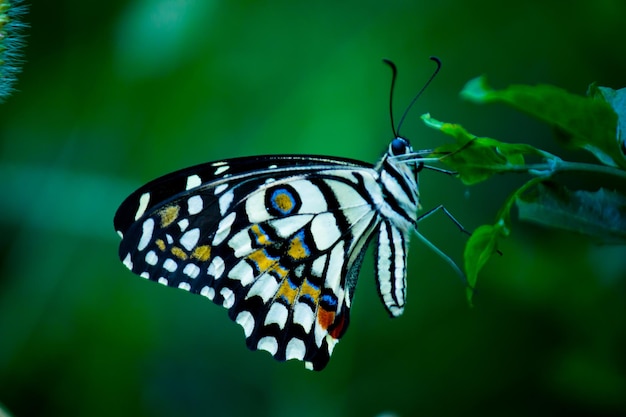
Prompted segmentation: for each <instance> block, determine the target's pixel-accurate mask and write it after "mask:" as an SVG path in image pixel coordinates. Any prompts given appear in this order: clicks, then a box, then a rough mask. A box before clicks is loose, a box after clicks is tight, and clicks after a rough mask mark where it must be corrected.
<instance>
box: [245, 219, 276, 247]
mask: <svg viewBox="0 0 626 417" xmlns="http://www.w3.org/2000/svg"><path fill="white" fill-rule="evenodd" d="M250 230H252V233H254V235H255V236H256V241H257V242H258V243H259V244H260V245H263V246H267V245H270V244H271V243H272V241H271V240H270V238H269V236H268V235H266V234H265V233H264V232H263V230H261V226H259V225H258V224H253V225H252V227H251V228H250Z"/></svg>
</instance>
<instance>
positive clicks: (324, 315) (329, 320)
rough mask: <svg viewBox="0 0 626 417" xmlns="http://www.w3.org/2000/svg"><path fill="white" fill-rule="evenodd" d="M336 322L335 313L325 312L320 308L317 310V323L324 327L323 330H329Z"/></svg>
mask: <svg viewBox="0 0 626 417" xmlns="http://www.w3.org/2000/svg"><path fill="white" fill-rule="evenodd" d="M334 321H335V313H334V312H333V311H328V310H325V309H324V308H322V307H319V308H318V309H317V322H318V323H319V324H320V326H322V329H324V330H328V328H329V327H330V325H331V324H333V322H334ZM331 336H332V335H331ZM333 337H334V336H333Z"/></svg>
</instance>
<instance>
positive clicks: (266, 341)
mask: <svg viewBox="0 0 626 417" xmlns="http://www.w3.org/2000/svg"><path fill="white" fill-rule="evenodd" d="M256 348H257V349H259V350H265V351H268V352H269V353H271V354H272V356H274V355H275V354H276V352H277V351H278V343H277V342H276V338H275V337H273V336H265V337H262V338H261V339H259V343H257V345H256Z"/></svg>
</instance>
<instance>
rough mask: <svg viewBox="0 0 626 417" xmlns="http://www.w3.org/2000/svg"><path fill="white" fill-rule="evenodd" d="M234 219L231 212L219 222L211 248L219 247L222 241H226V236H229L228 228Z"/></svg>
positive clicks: (234, 216) (233, 214)
mask: <svg viewBox="0 0 626 417" xmlns="http://www.w3.org/2000/svg"><path fill="white" fill-rule="evenodd" d="M235 218H236V215H235V213H234V212H232V213H230V214H229V215H228V216H226V217H224V218H223V219H222V220H221V221H220V223H219V225H218V226H217V232H216V233H215V236H214V237H213V242H212V245H213V246H217V245H219V244H220V243H222V242H223V241H224V239H226V237H228V235H229V234H230V226H232V225H233V223H234V222H235Z"/></svg>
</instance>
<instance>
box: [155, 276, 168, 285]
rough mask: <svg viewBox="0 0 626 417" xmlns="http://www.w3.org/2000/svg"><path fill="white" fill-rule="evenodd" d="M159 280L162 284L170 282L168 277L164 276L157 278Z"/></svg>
mask: <svg viewBox="0 0 626 417" xmlns="http://www.w3.org/2000/svg"><path fill="white" fill-rule="evenodd" d="M157 282H158V283H159V284H161V285H167V283H168V281H167V279H166V278H163V277H161V278H159V279H158V280H157Z"/></svg>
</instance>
